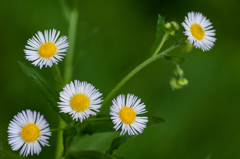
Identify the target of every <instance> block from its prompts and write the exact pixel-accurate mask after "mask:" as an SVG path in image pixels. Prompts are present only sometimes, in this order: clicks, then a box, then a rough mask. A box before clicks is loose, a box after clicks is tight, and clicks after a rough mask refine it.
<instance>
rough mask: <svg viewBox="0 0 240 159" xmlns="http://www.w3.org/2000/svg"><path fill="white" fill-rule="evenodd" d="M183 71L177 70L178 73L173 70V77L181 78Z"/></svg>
mask: <svg viewBox="0 0 240 159" xmlns="http://www.w3.org/2000/svg"><path fill="white" fill-rule="evenodd" d="M183 73H184V72H183V70H182V69H181V68H179V69H178V71H177V69H176V70H174V75H175V76H176V77H177V76H178V75H179V76H180V77H182V76H183Z"/></svg>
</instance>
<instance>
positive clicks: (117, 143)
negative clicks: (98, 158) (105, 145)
mask: <svg viewBox="0 0 240 159" xmlns="http://www.w3.org/2000/svg"><path fill="white" fill-rule="evenodd" d="M135 136H136V135H134V136H120V137H117V138H115V139H113V141H112V143H111V146H110V148H109V149H108V150H107V151H106V153H107V154H110V155H112V153H113V151H114V150H115V149H118V148H119V146H121V145H122V144H123V143H124V142H126V141H128V140H130V139H132V138H134V137H135Z"/></svg>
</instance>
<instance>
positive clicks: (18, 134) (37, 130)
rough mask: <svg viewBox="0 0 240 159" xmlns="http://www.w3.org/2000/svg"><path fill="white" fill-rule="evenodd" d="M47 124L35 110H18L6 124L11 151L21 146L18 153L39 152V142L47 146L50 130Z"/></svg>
mask: <svg viewBox="0 0 240 159" xmlns="http://www.w3.org/2000/svg"><path fill="white" fill-rule="evenodd" d="M48 126H49V124H48V123H47V121H46V120H45V119H44V117H43V115H40V113H37V112H36V111H33V112H32V111H31V110H29V109H28V110H26V111H22V112H19V113H18V114H17V115H15V116H14V118H13V120H12V121H11V122H10V124H9V126H8V143H9V144H10V145H11V147H12V150H13V151H17V150H18V149H20V148H21V147H22V149H21V151H20V155H23V156H28V155H29V153H31V155H33V154H39V153H40V152H41V150H42V148H41V146H40V144H41V145H42V146H45V145H47V146H49V144H48V141H47V140H48V139H49V137H48V136H51V132H50V129H49V127H48Z"/></svg>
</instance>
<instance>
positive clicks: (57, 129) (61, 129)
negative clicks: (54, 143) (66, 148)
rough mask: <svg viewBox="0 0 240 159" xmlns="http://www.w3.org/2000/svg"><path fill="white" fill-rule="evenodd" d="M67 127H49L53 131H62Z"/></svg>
mask: <svg viewBox="0 0 240 159" xmlns="http://www.w3.org/2000/svg"><path fill="white" fill-rule="evenodd" d="M67 129H68V128H66V127H65V128H56V129H50V131H51V132H54V131H63V130H67Z"/></svg>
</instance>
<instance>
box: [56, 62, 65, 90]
mask: <svg viewBox="0 0 240 159" xmlns="http://www.w3.org/2000/svg"><path fill="white" fill-rule="evenodd" d="M54 66H55V68H56V70H57V75H58V78H59V81H60V83H61V85H62V87H64V84H63V80H62V76H61V72H60V70H59V67H58V65H57V64H55V63H54Z"/></svg>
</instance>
